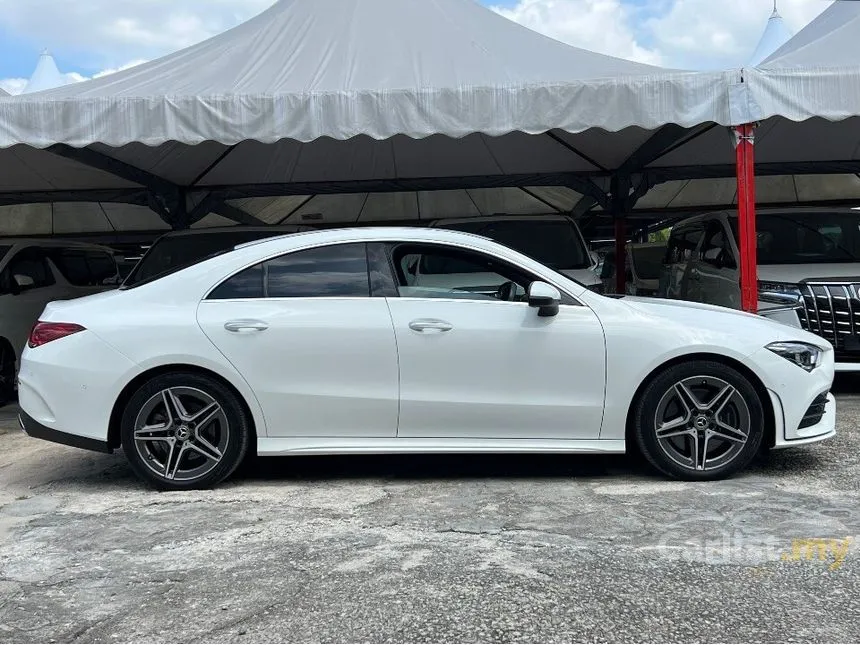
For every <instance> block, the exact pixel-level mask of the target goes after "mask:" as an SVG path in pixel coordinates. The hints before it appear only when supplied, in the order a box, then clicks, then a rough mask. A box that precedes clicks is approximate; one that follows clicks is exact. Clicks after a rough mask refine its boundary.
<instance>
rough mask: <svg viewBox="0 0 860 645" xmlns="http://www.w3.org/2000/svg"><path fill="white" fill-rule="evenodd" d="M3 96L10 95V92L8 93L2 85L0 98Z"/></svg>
mask: <svg viewBox="0 0 860 645" xmlns="http://www.w3.org/2000/svg"><path fill="white" fill-rule="evenodd" d="M4 96H11V94H9V92H7V91H6V90H4V89H3V88H2V87H0V98H2V97H4Z"/></svg>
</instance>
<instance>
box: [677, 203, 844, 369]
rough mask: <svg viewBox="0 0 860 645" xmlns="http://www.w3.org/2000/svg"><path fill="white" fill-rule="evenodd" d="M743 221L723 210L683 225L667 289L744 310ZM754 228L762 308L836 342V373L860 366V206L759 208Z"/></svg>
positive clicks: (681, 296) (682, 296)
mask: <svg viewBox="0 0 860 645" xmlns="http://www.w3.org/2000/svg"><path fill="white" fill-rule="evenodd" d="M737 222H738V219H737V214H736V213H732V212H722V213H711V214H707V215H699V216H697V217H692V218H690V219H687V220H684V221H683V222H681V223H680V224H677V225H676V226H675V227H674V228H673V230H672V234H671V236H670V239H669V244H668V248H667V253H666V259H665V262H664V264H665V266H664V274H663V276H662V281H661V295H664V296H665V297H668V298H677V299H681V300H691V301H694V302H705V303H709V304H714V305H720V306H723V307H731V308H734V309H739V308H740V307H741V295H740V286H739V272H738V257H739V253H738V243H737V239H738V233H737V229H738V224H737ZM756 227H757V240H756V246H757V256H758V280H759V282H758V305H759V313H760V314H761V315H762V316H766V317H768V318H772V319H774V320H778V321H780V322H783V323H785V324H787V325H791V326H795V327H802V328H803V329H805V330H807V331H811V332H813V333H815V334H817V335H819V336H822V337H823V338H825V339H826V340H827V341H829V342H830V343H832V344H833V345H834V346H835V349H836V370H837V371H858V370H860V264H858V262H860V212H858V211H855V210H833V209H804V210H761V211H759V213H758V216H757V221H756Z"/></svg>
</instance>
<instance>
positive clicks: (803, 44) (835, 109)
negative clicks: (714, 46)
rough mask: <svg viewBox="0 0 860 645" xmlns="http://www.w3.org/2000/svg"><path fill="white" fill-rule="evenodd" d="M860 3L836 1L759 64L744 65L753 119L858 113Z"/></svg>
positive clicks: (800, 118) (799, 118) (839, 117)
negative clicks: (748, 66)
mask: <svg viewBox="0 0 860 645" xmlns="http://www.w3.org/2000/svg"><path fill="white" fill-rule="evenodd" d="M858 30H860V2H834V3H832V4H831V5H830V6H829V7H828V8H827V9H825V10H824V12H822V13H821V15H819V16H818V17H817V18H816V19H815V20H813V21H812V22H811V23H810V24H809V25H807V26H806V27H805V28H804V29H803V30H801V31H800V33H798V34H797V35H796V36H795V37H794V38H792V39H791V40H789V41H788V42H787V43H786V44H785V45H783V46H782V47H780V48H779V49H778V50H777V51H775V52H774V53H773V54H772V55H771V56H770V57H768V58H767V59H766V60H765V61H763V62H762V63H761V65H759V66H758V67H757V68H754V69H748V70H745V76H744V80H745V85H746V89H747V92H748V96H749V106H750V117H751V121H755V120H761V119H765V118H768V117H771V116H781V117H784V118H786V119H789V120H791V121H805V120H806V119H810V118H815V117H819V118H823V119H828V120H830V121H841V120H843V119H847V118H850V117H855V116H860V39H858V38H857V34H858Z"/></svg>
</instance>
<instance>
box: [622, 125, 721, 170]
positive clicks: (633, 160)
mask: <svg viewBox="0 0 860 645" xmlns="http://www.w3.org/2000/svg"><path fill="white" fill-rule="evenodd" d="M715 127H716V124H715V123H706V124H704V125H700V126H697V127H695V128H682V127H681V126H680V125H676V124H674V123H670V124H668V125H664V126H663V127H662V128H660V129H659V130H657V132H655V133H654V134H653V135H652V136H651V137H650V138H649V139H648V140H647V141H646V142H645V143H643V144H642V145H641V146H639V148H638V149H637V150H636V152H634V153H633V154H632V155H630V157H628V158H627V160H626V161H625V162H624V163H623V164H621V166H620V167H619V168H618V172H621V173H635V172H639V171H641V170H643V169H644V168H645V167H646V166H648V165H649V164H652V163H654V162H655V161H657V160H658V159H660V158H661V157H664V156H665V155H667V154H669V153H670V152H672V151H673V150H676V149H678V148H679V147H680V146H682V145H684V144H687V143H689V142H690V141H692V140H693V139H696V138H698V137H700V136H701V135H703V134H705V133H706V132H708V131H710V130H712V129H713V128H715Z"/></svg>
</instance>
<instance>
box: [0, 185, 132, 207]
mask: <svg viewBox="0 0 860 645" xmlns="http://www.w3.org/2000/svg"><path fill="white" fill-rule="evenodd" d="M51 202H117V203H121V204H136V205H138V206H148V205H149V203H148V191H147V190H145V189H142V188H122V189H107V190H47V191H37V192H14V193H0V206H14V205H16V204H49V203H51Z"/></svg>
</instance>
